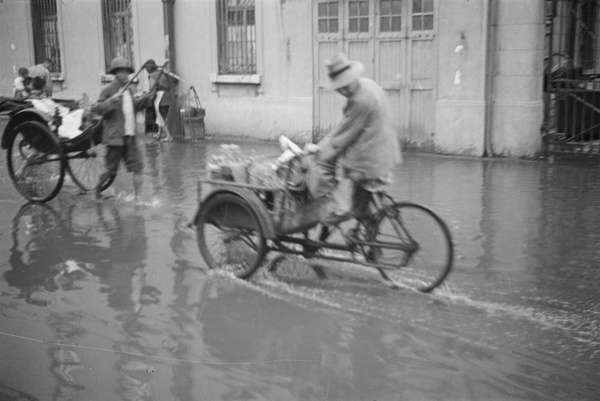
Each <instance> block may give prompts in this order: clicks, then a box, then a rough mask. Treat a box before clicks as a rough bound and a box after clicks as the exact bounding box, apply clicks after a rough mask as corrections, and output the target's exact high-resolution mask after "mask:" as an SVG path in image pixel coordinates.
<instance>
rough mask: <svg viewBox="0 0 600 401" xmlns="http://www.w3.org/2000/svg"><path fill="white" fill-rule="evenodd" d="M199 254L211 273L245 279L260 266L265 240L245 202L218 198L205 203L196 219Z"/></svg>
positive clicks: (258, 223) (230, 196) (232, 195)
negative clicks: (213, 271) (224, 272)
mask: <svg viewBox="0 0 600 401" xmlns="http://www.w3.org/2000/svg"><path fill="white" fill-rule="evenodd" d="M196 230H197V237H198V238H197V239H198V246H199V248H200V253H201V254H202V256H203V258H204V260H205V261H206V263H207V264H208V266H209V267H210V268H211V269H221V270H225V271H227V272H230V273H232V274H234V275H235V276H236V277H240V278H244V277H248V276H249V275H251V274H252V273H253V272H254V271H255V270H256V268H257V267H259V266H260V264H261V262H262V261H263V259H264V256H265V254H266V251H267V245H266V238H265V236H264V234H263V231H262V228H261V225H260V222H259V221H258V218H257V217H256V214H255V213H254V211H253V210H252V208H251V207H250V205H249V204H248V202H246V201H245V200H244V199H242V198H240V197H239V196H236V195H234V194H228V193H226V194H218V195H216V196H214V197H212V198H210V199H209V200H207V201H206V202H205V203H204V204H203V205H202V207H201V208H200V213H199V214H198V217H197V219H196Z"/></svg>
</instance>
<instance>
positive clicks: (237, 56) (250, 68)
mask: <svg viewBox="0 0 600 401" xmlns="http://www.w3.org/2000/svg"><path fill="white" fill-rule="evenodd" d="M217 5H218V7H217V21H218V23H217V29H218V41H219V42H218V47H219V74H255V73H256V24H255V16H254V0H218V3H217Z"/></svg>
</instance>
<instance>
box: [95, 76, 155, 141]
mask: <svg viewBox="0 0 600 401" xmlns="http://www.w3.org/2000/svg"><path fill="white" fill-rule="evenodd" d="M122 87H123V85H122V84H121V83H120V82H119V81H117V80H116V79H115V80H114V81H112V82H111V83H110V84H108V85H106V86H105V87H104V88H103V89H102V91H101V92H100V96H99V97H98V101H97V102H96V103H95V104H94V105H93V106H92V111H93V112H95V113H98V114H100V115H102V141H103V142H104V143H105V144H106V145H113V146H122V145H123V144H124V139H123V137H124V136H125V116H124V115H123V103H122V101H121V100H119V101H118V102H107V100H108V99H109V98H110V97H111V96H113V95H115V94H117V93H118V92H119V91H120V90H121V88H122ZM127 90H128V91H129V93H130V94H131V98H132V99H133V108H134V112H135V111H137V110H141V109H143V108H145V107H149V106H150V105H152V98H153V97H154V93H148V94H145V95H144V96H142V97H140V98H136V97H134V96H133V92H132V91H131V87H130V88H127Z"/></svg>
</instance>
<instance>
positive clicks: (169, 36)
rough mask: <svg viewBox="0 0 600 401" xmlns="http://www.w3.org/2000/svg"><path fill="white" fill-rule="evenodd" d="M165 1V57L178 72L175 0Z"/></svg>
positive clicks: (163, 0)
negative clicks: (176, 63) (176, 61)
mask: <svg viewBox="0 0 600 401" xmlns="http://www.w3.org/2000/svg"><path fill="white" fill-rule="evenodd" d="M162 3H163V26H164V33H165V59H167V60H169V70H170V71H171V72H173V73H176V69H175V45H174V44H175V40H174V39H175V33H174V32H175V29H174V25H173V24H174V19H175V17H174V14H173V6H174V4H175V0H162Z"/></svg>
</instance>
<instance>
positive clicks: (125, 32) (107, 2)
mask: <svg viewBox="0 0 600 401" xmlns="http://www.w3.org/2000/svg"><path fill="white" fill-rule="evenodd" d="M131 16H132V14H131V0H102V30H103V32H104V62H105V66H106V71H109V70H110V63H111V61H112V60H113V59H114V58H116V57H123V58H124V59H125V60H127V61H128V62H129V65H131V66H133V28H132V27H131Z"/></svg>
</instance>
